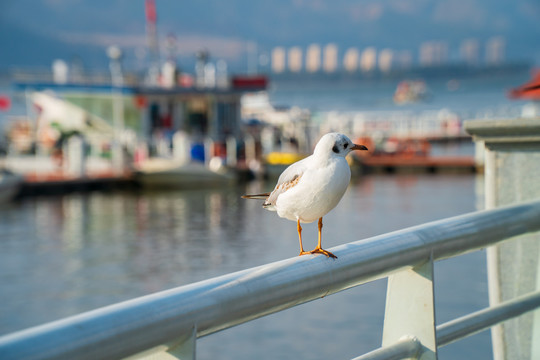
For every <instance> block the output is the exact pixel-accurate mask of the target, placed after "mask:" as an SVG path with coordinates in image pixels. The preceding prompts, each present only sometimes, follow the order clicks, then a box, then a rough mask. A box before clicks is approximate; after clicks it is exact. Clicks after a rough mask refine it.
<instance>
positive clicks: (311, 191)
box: [275, 157, 351, 223]
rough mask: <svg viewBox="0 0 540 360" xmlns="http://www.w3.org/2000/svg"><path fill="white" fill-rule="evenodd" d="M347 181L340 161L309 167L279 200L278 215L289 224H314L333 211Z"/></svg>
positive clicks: (348, 173) (346, 171)
mask: <svg viewBox="0 0 540 360" xmlns="http://www.w3.org/2000/svg"><path fill="white" fill-rule="evenodd" d="M350 178H351V170H350V168H349V164H347V161H346V160H345V158H343V157H333V158H330V159H328V160H327V161H326V162H325V163H324V164H322V166H321V164H318V166H308V167H307V169H306V171H305V172H304V173H303V174H302V177H301V179H300V181H298V184H297V185H296V186H294V187H293V188H291V189H290V190H288V191H286V192H284V193H283V194H280V196H279V197H278V199H277V201H276V205H275V208H276V210H277V213H278V215H279V216H280V217H283V218H287V219H289V220H294V221H296V220H297V219H300V221H302V222H306V223H309V222H313V221H315V220H317V219H318V218H320V217H323V216H324V215H326V214H327V213H328V212H329V211H330V210H332V209H333V208H334V207H336V205H337V204H338V203H339V201H340V200H341V198H342V197H343V194H344V193H345V191H346V190H347V186H348V184H349V181H350Z"/></svg>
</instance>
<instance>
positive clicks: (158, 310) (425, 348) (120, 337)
mask: <svg viewBox="0 0 540 360" xmlns="http://www.w3.org/2000/svg"><path fill="white" fill-rule="evenodd" d="M536 231H540V201H536V202H529V203H523V204H519V205H515V206H509V207H504V208H498V209H494V210H486V211H480V212H475V213H470V214H465V215H462V216H457V217H453V218H448V219H444V220H440V221H435V222H431V223H427V224H424V225H419V226H415V227H411V228H407V229H403V230H400V231H396V232H392V233H388V234H384V235H380V236H375V237H372V238H368V239H365V240H360V241H356V242H352V243H348V244H344V245H341V246H337V247H334V248H333V249H331V250H332V252H333V253H334V254H336V255H337V256H338V259H337V260H329V259H327V258H326V257H324V256H301V257H295V258H291V259H287V260H283V261H278V262H275V263H271V264H267V265H263V266H259V267H255V268H252V269H248V270H243V271H239V272H235V273H231V274H227V275H224V276H220V277H216V278H213V279H209V280H205V281H201V282H198V283H194V284H190V285H186V286H182V287H178V288H174V289H171V290H167V291H163V292H159V293H155V294H152V295H148V296H144V297H140V298H136V299H133V300H129V301H126V302H122V303H118V304H115V305H111V306H107V307H104V308H100V309H97V310H94V311H90V312H86V313H83V314H79V315H76V316H72V317H69V318H66V319H62V320H59V321H55V322H51V323H48V324H45V325H41V326H37V327H34V328H30V329H27V330H23V331H20V332H16V333H13V334H8V335H6V336H3V337H0V358H1V359H75V358H76V359H118V358H123V357H128V356H134V355H135V356H136V357H137V358H141V357H145V356H148V355H152V356H153V358H155V356H158V357H159V356H160V354H161V355H165V352H168V354H166V355H167V356H169V358H170V355H171V354H172V355H175V356H177V357H180V358H182V359H184V358H194V357H195V343H196V339H197V338H198V337H202V336H206V335H210V334H212V333H214V332H216V331H219V330H223V329H226V328H229V327H231V326H234V325H237V324H241V323H244V322H247V321H249V320H252V319H255V318H259V317H261V316H264V315H268V314H271V313H274V312H277V311H281V310H284V309H287V308H290V307H292V306H295V305H299V304H302V303H305V302H307V301H310V300H313V299H316V298H320V297H324V296H327V295H329V294H333V293H336V292H338V291H341V290H345V289H348V288H350V287H353V286H357V285H360V284H363V283H366V282H368V281H372V280H374V279H379V278H383V277H388V278H389V281H388V293H387V305H386V313H385V326H384V331H383V348H381V349H380V350H375V351H374V352H372V353H369V354H366V355H364V357H361V358H362V359H397V358H401V357H404V356H417V355H418V356H419V355H421V356H422V359H425V358H428V359H429V358H435V356H436V351H437V349H436V347H437V345H444V344H447V343H449V342H452V341H454V340H456V339H459V338H461V337H463V336H466V335H468V334H471V333H474V332H477V331H479V330H481V329H483V328H486V327H489V326H491V325H492V324H494V323H496V322H499V321H502V320H504V319H507V318H510V317H512V316H516V314H517V313H520V312H523V311H528V310H531V309H533V308H535V307H537V306H538V305H539V302H540V295H538V294H533V295H530V296H528V297H525V298H523V299H516V300H514V301H513V302H511V303H509V304H502V305H500V306H498V307H496V308H488V309H486V310H485V311H482V312H479V313H474V314H471V315H468V317H465V318H461V319H457V320H455V321H453V322H450V323H447V324H443V325H441V326H438V327H437V328H436V329H435V324H434V316H433V310H434V309H433V283H432V279H433V261H436V260H440V259H444V258H448V257H452V256H456V255H459V254H463V253H466V252H470V251H473V250H477V249H480V248H483V247H486V246H488V245H492V244H494V243H496V242H499V241H502V240H505V239H508V238H511V237H514V236H517V235H521V234H524V233H528V232H536ZM393 299H400V301H399V302H397V301H394V300H393ZM400 306H401V307H402V308H400ZM403 306H408V307H407V308H403ZM404 309H405V311H404ZM426 309H427V310H426ZM164 358H166V356H165V357H164Z"/></svg>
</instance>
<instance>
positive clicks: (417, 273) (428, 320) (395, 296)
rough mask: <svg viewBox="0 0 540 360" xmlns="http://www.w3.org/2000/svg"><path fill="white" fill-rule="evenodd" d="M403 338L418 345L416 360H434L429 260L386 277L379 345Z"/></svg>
mask: <svg viewBox="0 0 540 360" xmlns="http://www.w3.org/2000/svg"><path fill="white" fill-rule="evenodd" d="M407 336H408V337H414V338H416V339H417V340H418V341H419V342H420V343H421V344H422V351H421V352H420V354H419V357H418V358H419V359H421V360H434V359H437V343H436V340H435V305H434V297H433V261H432V260H431V259H430V260H429V261H428V262H426V263H425V264H423V265H419V266H416V267H414V268H412V269H409V270H404V271H401V272H399V273H396V274H393V275H390V276H389V277H388V288H387V292H386V309H385V314H384V329H383V340H382V346H390V345H393V344H395V343H397V342H398V341H400V340H401V339H403V338H404V337H407Z"/></svg>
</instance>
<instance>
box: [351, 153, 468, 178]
mask: <svg viewBox="0 0 540 360" xmlns="http://www.w3.org/2000/svg"><path fill="white" fill-rule="evenodd" d="M359 164H360V168H361V171H362V172H364V173H387V174H388V173H390V174H391V173H430V174H435V173H443V174H447V173H451V174H455V173H475V172H478V168H477V166H476V164H475V161H474V158H473V157H472V156H471V157H469V156H451V157H450V156H444V157H443V156H440V157H439V156H437V157H435V156H433V157H432V156H414V157H410V156H399V155H388V156H386V155H380V156H370V157H366V158H362V159H361V160H360V161H359Z"/></svg>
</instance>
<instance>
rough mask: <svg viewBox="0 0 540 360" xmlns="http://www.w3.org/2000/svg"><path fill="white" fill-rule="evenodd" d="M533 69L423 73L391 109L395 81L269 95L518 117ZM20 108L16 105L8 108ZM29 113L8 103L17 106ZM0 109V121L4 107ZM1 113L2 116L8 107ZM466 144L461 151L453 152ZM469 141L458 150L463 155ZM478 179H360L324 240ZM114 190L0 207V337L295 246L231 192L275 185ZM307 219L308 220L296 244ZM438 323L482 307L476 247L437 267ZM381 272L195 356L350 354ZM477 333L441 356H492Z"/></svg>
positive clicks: (398, 219) (360, 344) (450, 199)
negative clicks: (412, 100) (451, 83)
mask: <svg viewBox="0 0 540 360" xmlns="http://www.w3.org/2000/svg"><path fill="white" fill-rule="evenodd" d="M527 77H528V74H517V75H514V76H500V77H487V78H481V79H459V88H458V89H457V90H452V91H451V90H449V89H448V87H447V81H446V80H434V81H429V82H428V83H427V85H428V87H429V88H430V90H431V91H432V92H433V97H432V98H431V100H430V101H429V102H426V103H419V104H411V105H407V106H404V107H396V106H395V105H393V104H392V102H391V97H392V93H393V91H394V89H395V86H396V85H397V82H396V81H381V82H377V83H370V82H364V83H360V84H350V83H344V84H335V85H334V86H332V87H331V88H329V87H327V84H326V85H318V86H317V85H313V84H312V86H310V87H302V86H299V85H298V84H284V83H281V84H280V83H278V84H273V85H272V88H271V91H270V95H271V100H272V103H274V104H285V105H298V106H301V107H307V108H309V109H311V110H312V111H313V113H314V114H316V113H317V112H320V111H330V110H338V111H389V110H390V111H402V110H403V111H414V112H422V111H431V110H437V109H442V108H446V109H449V110H450V111H453V112H456V113H457V114H458V115H459V116H461V117H462V118H463V119H470V118H482V117H513V116H518V115H519V114H520V112H521V107H522V106H523V102H514V101H510V100H508V99H507V98H506V96H505V90H506V89H508V88H511V87H513V86H517V85H519V84H521V83H523V82H524V81H526V80H527ZM17 109H18V110H17ZM21 109H24V103H18V102H15V104H14V111H13V112H12V113H15V115H18V114H17V113H16V112H17V111H20V110H21ZM2 116H3V117H2ZM2 116H0V124H2V122H3V121H5V119H6V117H5V114H2ZM457 151H458V152H459V151H462V149H461V150H460V149H457ZM471 151H472V148H470V147H469V148H468V149H466V150H465V152H466V153H470V152H471ZM481 183H482V178H481V177H480V178H478V177H477V176H474V175H459V176H451V175H435V176H433V175H432V176H429V175H394V176H363V177H360V178H359V177H356V178H354V179H353V181H352V183H351V186H350V187H349V189H348V191H347V194H346V195H345V197H344V198H343V200H342V201H341V203H340V204H339V205H338V207H337V208H336V209H334V210H333V211H332V212H331V213H329V214H328V215H327V216H326V217H325V218H324V230H323V245H324V247H325V248H331V247H333V246H336V245H339V244H344V243H347V242H350V241H355V240H359V239H362V238H367V237H370V236H374V235H379V234H383V233H387V232H390V231H394V230H397V229H401V228H404V227H408V226H413V225H418V224H422V223H425V222H428V221H432V220H438V219H442V218H445V217H449V216H454V215H459V214H463V213H466V212H471V211H475V210H477V209H478V208H479V207H481V205H480V206H479V205H478V204H482V203H483V199H482V191H481V189H482V187H481V186H480V185H479V184H481ZM273 185H274V184H271V183H261V182H252V183H249V184H245V185H239V186H234V187H231V188H226V189H214V190H199V191H170V192H143V191H141V192H134V191H118V192H113V193H103V192H94V193H89V194H70V195H65V196H56V197H37V198H24V199H21V200H19V201H17V202H14V203H12V204H9V205H8V206H3V207H1V208H0V334H6V333H9V332H12V331H15V330H20V329H23V328H26V327H29V326H34V325H38V324H42V323H44V322H47V321H52V320H56V319H59V318H62V317H65V316H69V315H74V314H77V313H80V312H82V311H87V310H91V309H95V308H97V307H101V306H105V305H109V304H112V303H116V302H119V301H123V300H127V299H131V298H133V297H137V296H142V295H146V294H149V293H153V292H156V291H160V290H165V289H169V288H172V287H176V286H180V285H184V284H189V283H192V282H195V281H199V280H203V279H207V278H209V277H213V276H218V275H222V274H226V273H229V272H232V271H237V270H241V269H246V268H250V267H254V266H257V265H262V264H266V263H269V262H272V261H277V260H282V259H284V258H288V257H292V256H296V255H297V253H298V240H297V233H296V225H295V224H294V223H293V222H291V221H288V220H284V219H280V218H278V217H277V215H276V214H275V213H272V212H268V211H265V210H264V209H262V208H261V206H260V205H261V204H260V202H258V201H247V200H242V199H241V198H240V195H242V194H244V193H254V192H259V191H268V190H271V189H272V187H273ZM316 238H317V230H316V225H315V224H311V225H306V226H304V239H305V247H306V248H311V247H314V246H315V243H316ZM435 279H436V282H435V297H436V299H435V300H436V301H435V302H436V320H437V323H439V324H440V323H444V322H446V321H448V320H451V319H453V318H455V317H458V316H461V315H464V314H467V313H469V312H471V311H475V310H478V309H481V308H483V307H485V306H487V305H488V297H487V285H486V264H485V252H484V251H478V252H474V253H471V254H468V255H465V256H461V257H458V258H454V259H448V260H445V261H441V262H438V263H436V265H435ZM385 289H386V281H385V280H380V281H375V282H372V283H369V284H366V285H363V286H359V287H357V288H353V289H350V290H348V291H345V292H341V293H339V294H335V295H332V296H328V297H326V298H324V299H320V300H316V301H313V302H310V303H308V304H304V305H301V306H297V307H295V308H292V309H289V310H287V311H284V312H281V313H277V314H274V315H270V316H267V317H265V318H261V319H258V320H255V321H253V322H250V323H247V324H243V325H240V326H237V327H235V328H233V329H229V330H226V331H223V332H220V333H217V334H214V335H211V336H208V337H205V338H202V339H200V340H199V341H198V343H197V353H198V358H199V359H228V358H236V359H241V360H242V359H253V358H259V359H329V358H330V359H350V358H353V357H356V356H358V355H360V354H363V353H365V352H367V351H370V350H372V349H375V348H377V347H379V346H380V342H381V337H382V320H383V316H384V314H383V312H384V301H385V300H384V299H385ZM491 357H492V354H491V346H490V336H489V332H487V331H485V332H482V333H480V334H477V335H475V336H473V337H470V338H468V339H466V340H462V341H460V342H457V343H454V344H451V345H448V346H446V347H444V348H442V349H441V350H440V357H439V359H443V360H444V359H465V358H467V359H480V360H482V359H491Z"/></svg>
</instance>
